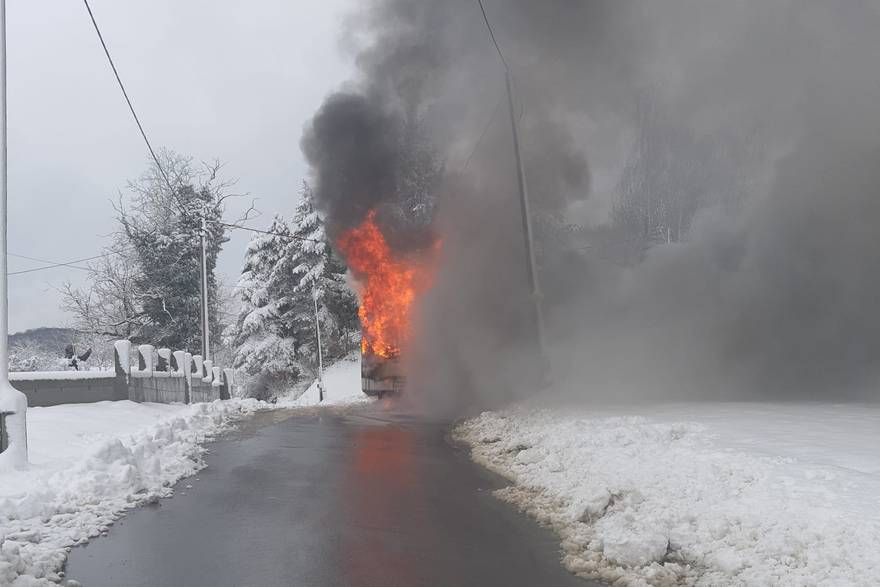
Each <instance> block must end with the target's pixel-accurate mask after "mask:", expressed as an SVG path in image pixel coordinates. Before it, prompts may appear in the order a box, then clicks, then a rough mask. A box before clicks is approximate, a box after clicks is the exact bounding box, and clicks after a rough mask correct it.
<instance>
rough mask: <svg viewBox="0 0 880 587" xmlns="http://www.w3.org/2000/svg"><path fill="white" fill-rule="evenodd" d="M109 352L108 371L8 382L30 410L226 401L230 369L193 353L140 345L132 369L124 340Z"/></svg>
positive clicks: (17, 377) (21, 376)
mask: <svg viewBox="0 0 880 587" xmlns="http://www.w3.org/2000/svg"><path fill="white" fill-rule="evenodd" d="M114 349H115V363H116V365H115V369H114V371H112V372H111V371H58V372H33V373H10V374H9V379H10V381H11V383H12V385H13V387H15V388H16V389H18V390H19V391H22V392H23V393H24V394H25V395H26V396H27V400H28V406H30V407H38V406H55V405H59V404H75V403H91V402H100V401H118V400H125V399H129V400H131V401H135V402H154V403H197V402H210V401H214V400H218V399H229V398H230V397H231V390H232V386H233V371H232V370H231V369H220V368H219V367H214V366H213V365H212V364H211V362H210V361H202V357H201V356H199V355H195V356H193V355H191V354H190V353H187V352H183V351H176V352H172V351H171V350H170V349H159V350H158V351H157V350H155V349H154V348H153V346H151V345H140V346H139V347H137V349H136V350H135V353H134V354H135V358H136V361H137V364H136V365H132V362H131V359H132V352H131V351H132V348H131V343H130V342H129V341H127V340H120V341H117V342H116V343H115V344H114Z"/></svg>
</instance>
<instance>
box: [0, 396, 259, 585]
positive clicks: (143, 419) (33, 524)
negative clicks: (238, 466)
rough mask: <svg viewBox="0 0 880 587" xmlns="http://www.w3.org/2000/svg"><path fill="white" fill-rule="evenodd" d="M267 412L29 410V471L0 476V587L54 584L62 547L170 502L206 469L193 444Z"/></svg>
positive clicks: (235, 406) (114, 406)
mask: <svg viewBox="0 0 880 587" xmlns="http://www.w3.org/2000/svg"><path fill="white" fill-rule="evenodd" d="M266 407H268V406H267V404H264V403H261V402H257V401H256V400H231V401H223V402H220V401H216V402H213V403H206V404H205V403H203V404H194V405H190V406H185V405H180V404H175V405H164V404H137V403H133V402H129V401H120V402H100V403H95V404H76V405H62V406H53V407H48V408H31V409H30V410H28V412H27V416H28V441H29V442H28V445H29V454H30V461H31V467H30V468H29V469H28V470H26V471H11V470H8V469H7V470H2V471H0V585H4V586H5V585H12V586H14V587H30V586H36V585H50V584H52V583H51V582H52V581H58V580H60V576H59V572H60V570H61V569H62V567H63V565H64V562H65V560H66V557H67V551H68V550H69V547H71V546H73V545H76V544H81V543H83V542H86V541H87V540H88V539H89V538H90V537H92V536H96V535H98V534H100V533H102V532H104V531H106V530H107V527H108V526H109V525H110V524H111V523H112V522H113V521H114V520H116V519H117V518H118V517H119V516H120V515H122V514H123V512H124V511H125V510H127V509H128V508H131V507H135V506H137V505H140V504H143V503H147V502H151V501H155V500H157V499H159V498H161V497H166V496H168V495H170V494H171V487H170V486H171V485H172V484H173V483H174V482H175V481H177V480H178V479H180V478H182V477H184V476H187V475H192V474H193V473H195V472H196V471H198V470H199V469H201V468H202V467H203V466H204V463H203V461H202V454H203V449H202V448H201V447H200V446H199V444H200V443H202V442H204V441H205V440H206V439H208V438H209V437H211V436H212V435H214V434H216V433H218V432H219V431H221V430H223V429H224V428H225V427H227V426H228V425H229V424H230V423H231V422H234V421H235V420H238V419H239V418H241V417H243V416H245V415H247V414H250V413H252V412H254V411H257V410H260V409H264V408H266Z"/></svg>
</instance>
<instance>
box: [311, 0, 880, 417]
mask: <svg viewBox="0 0 880 587" xmlns="http://www.w3.org/2000/svg"><path fill="white" fill-rule="evenodd" d="M485 5H486V9H487V12H488V14H489V17H490V19H491V20H492V24H493V26H494V28H495V32H496V35H497V37H498V41H499V44H500V46H501V48H502V51H503V52H504V54H505V58H506V60H507V62H508V63H509V64H510V67H511V71H512V72H513V77H514V81H515V87H516V95H517V99H518V100H517V101H518V103H517V110H516V112H515V115H516V117H517V119H518V121H519V123H520V126H521V132H522V140H523V148H524V152H525V160H526V171H527V176H528V183H529V188H530V192H531V195H532V198H533V203H534V216H535V223H536V227H537V232H538V236H539V242H538V253H539V261H540V274H541V278H542V282H543V286H544V299H543V304H544V307H545V309H546V311H547V315H548V338H549V341H550V346H551V353H550V359H551V365H552V369H551V372H550V374H549V379H550V380H551V381H552V386H551V387H550V389H549V390H548V391H547V392H545V393H551V394H555V395H556V396H558V397H566V398H579V399H580V398H583V399H615V400H626V399H669V398H708V399H740V398H763V397H782V398H804V397H808V398H814V399H836V398H859V399H865V398H870V399H875V398H877V397H878V396H880V393H878V392H877V391H875V390H876V386H877V384H878V382H880V365H878V361H877V360H876V359H875V355H876V351H875V350H874V347H875V345H876V341H877V340H878V335H880V312H878V311H877V309H876V308H875V303H876V302H875V300H876V299H878V293H880V230H877V229H876V228H875V223H876V222H877V220H876V219H877V218H878V213H880V165H878V163H880V75H878V74H877V73H876V71H875V70H876V66H875V64H876V63H877V60H878V58H880V35H877V34H876V31H877V30H880V28H878V25H880V9H878V7H877V5H876V3H873V2H870V1H868V0H853V1H852V2H847V3H845V4H834V3H827V2H821V1H820V0H806V1H805V0H750V1H747V2H723V1H721V0H708V1H707V0H668V1H665V2H662V3H661V2H651V1H650V0H639V1H626V0H605V1H602V0H599V1H590V2H586V1H583V2H580V1H578V2H575V1H572V0H543V1H541V2H535V1H534V0H505V1H503V2H502V1H501V0H486V1H485ZM351 27H352V29H351V31H350V36H349V37H348V38H347V42H348V43H349V45H350V48H351V49H352V50H353V51H354V52H355V53H356V54H357V55H358V65H359V66H360V71H361V74H362V75H361V78H360V79H358V80H354V82H353V84H352V86H351V87H350V88H348V89H347V90H346V92H345V93H340V94H336V95H334V96H331V97H329V98H328V99H327V101H326V103H325V104H324V106H323V107H322V108H321V110H320V111H319V112H318V113H317V115H316V117H315V119H314V121H313V123H312V124H311V125H310V127H309V128H308V129H307V131H306V135H305V137H304V139H303V148H304V151H305V153H306V155H307V157H308V158H309V161H310V162H311V164H312V166H313V169H314V175H315V177H314V180H315V182H316V189H317V194H318V200H319V204H320V206H321V207H322V209H323V210H324V212H325V213H326V215H327V217H328V222H329V224H330V227H331V234H333V233H336V234H338V231H340V230H343V229H344V228H346V227H349V226H351V225H353V224H354V223H357V222H358V221H359V220H360V219H362V218H363V216H364V214H365V213H366V212H367V211H368V210H370V209H373V208H378V209H379V210H380V212H381V214H382V219H383V223H384V226H385V228H386V229H387V231H388V233H389V234H390V235H391V236H392V237H394V239H395V240H394V242H395V246H397V247H398V248H399V249H400V251H401V252H402V253H404V254H405V253H406V252H407V251H408V250H409V249H411V248H414V247H416V248H417V247H420V246H423V245H424V243H425V241H426V240H429V235H430V236H433V235H438V236H439V237H440V238H441V239H442V240H443V252H442V259H441V262H440V263H439V267H438V271H437V276H436V283H435V285H434V287H433V289H432V290H431V292H430V293H429V294H427V295H426V296H424V298H423V299H422V300H421V301H420V313H419V320H418V327H417V331H416V335H417V336H416V341H415V344H414V348H412V349H408V351H409V353H408V355H409V357H408V358H409V368H410V381H411V388H412V389H413V393H416V394H418V395H420V396H422V397H424V398H426V401H429V402H431V403H434V404H438V405H441V406H442V407H447V408H454V407H459V406H464V405H468V404H471V403H478V404H481V405H491V404H492V403H493V402H497V401H503V400H507V399H511V398H514V397H522V396H525V395H529V394H532V393H536V390H537V389H538V388H540V387H541V378H542V375H540V373H541V368H540V364H539V362H538V361H536V360H535V359H534V357H535V345H534V324H533V314H532V308H531V300H530V296H529V290H528V284H527V280H526V273H525V267H524V250H523V241H522V231H521V226H520V222H521V221H520V216H519V203H518V199H517V192H516V175H515V163H514V159H513V151H512V144H511V135H510V122H509V118H508V112H507V108H506V102H504V101H503V97H504V94H503V91H504V71H503V68H502V65H501V62H500V60H499V58H498V55H497V54H496V53H495V49H494V47H493V46H492V44H491V41H490V39H489V36H488V33H487V31H486V27H485V24H484V23H483V21H482V16H481V14H480V11H479V7H478V6H477V5H476V3H475V2H471V1H469V0H461V1H446V2H429V1H427V0H373V1H371V2H369V3H366V5H365V7H364V8H363V11H362V13H360V14H358V15H357V16H356V17H355V18H353V19H352V23H351ZM499 101H500V103H499ZM645 104H649V106H650V108H645V106H644V105H645ZM647 111H650V113H651V117H650V120H648V119H647V118H646V115H645V112H647ZM490 121H491V124H490ZM646 121H647V122H646ZM649 122H650V124H648V123H649ZM487 124H488V126H487ZM649 127H650V128H651V129H654V130H652V132H654V133H655V134H654V135H647V134H646V132H647V131H646V128H649ZM484 129H486V132H485V135H483V130H484ZM658 129H659V130H658ZM646 136H648V138H649V139H650V140H648V139H646V138H645V137H646ZM480 137H482V138H480ZM651 137H653V138H651ZM478 139H479V142H477V141H478ZM639 147H642V148H643V150H642V151H639ZM645 149H646V150H647V151H648V152H650V156H644V154H645ZM634 153H636V154H638V153H641V155H642V158H641V159H640V160H639V161H641V167H638V165H636V164H633V163H632V162H633V161H634V160H635V159H634V157H635V156H634ZM588 158H589V163H590V164H589V166H588V165H587V160H588ZM426 159H432V160H437V159H442V164H440V163H437V164H436V165H435V164H432V163H426ZM646 161H647V162H646ZM658 162H659V163H658ZM632 169H638V170H639V171H638V173H635V172H633V171H632ZM670 169H671V170H674V173H673V172H671V171H669V170H670ZM639 174H641V175H639ZM664 174H665V175H664ZM670 175H671V176H672V177H671V178H670V177H669V176H670ZM633 177H638V178H641V183H640V184H638V185H635V184H634V183H633V181H631V180H632V178H633ZM627 182H629V183H627ZM633 185H635V187H632V186H633ZM670 186H672V187H670ZM667 192H668V193H667ZM627 194H629V195H628V196H627ZM632 194H635V196H633V195H632ZM427 195H429V196H430V200H431V201H432V202H434V204H433V205H428V204H426V199H425V196H427ZM627 197H629V198H630V200H626V198H627ZM633 198H636V199H633ZM638 198H641V199H638ZM627 202H629V203H630V204H632V202H641V203H640V204H638V205H637V206H635V207H633V206H630V207H627V206H625V205H624V204H626V203H627ZM645 202H647V204H645ZM652 202H661V204H662V205H661V204H658V205H655V204H653V203H652ZM668 202H679V203H678V204H676V206H678V208H676V210H677V212H675V213H673V212H670V204H668ZM680 202H686V205H685V204H681V203H680ZM652 206H653V208H652ZM414 210H419V211H420V213H419V214H414V213H413V211H414ZM426 210H427V211H428V212H429V213H426V212H425V211H426ZM643 210H650V213H649V212H644V217H642V216H641V214H642V213H643V212H642V211H643ZM634 211H635V212H634ZM627 213H629V214H630V216H631V218H630V220H631V221H630V223H629V224H627V222H626V218H627V216H626V214H627ZM675 214H677V215H678V219H677V222H675V219H674V215H675ZM661 215H665V216H663V218H664V221H663V222H662V223H658V226H660V225H662V226H663V229H662V230H660V234H659V236H658V235H657V234H654V233H655V232H657V231H656V230H654V228H655V227H654V225H653V224H652V225H651V227H649V226H648V218H649V216H650V217H651V218H653V217H658V218H659V217H660V216H661ZM670 218H673V220H671V221H670V220H669V219H670ZM683 218H684V220H682V219H683ZM621 219H623V220H621ZM570 225H572V226H570ZM627 227H629V228H627ZM627 230H629V232H627ZM621 231H622V232H621ZM652 231H653V232H652ZM621 235H622V236H621ZM633 243H636V244H635V245H633ZM645 243H647V244H648V245H651V246H643V245H645ZM627 247H629V248H627ZM630 249H631V251H630ZM621 251H624V252H625V254H624V253H622V252H621ZM627 251H628V252H627Z"/></svg>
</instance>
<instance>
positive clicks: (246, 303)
mask: <svg viewBox="0 0 880 587" xmlns="http://www.w3.org/2000/svg"><path fill="white" fill-rule="evenodd" d="M267 232H269V233H271V234H260V233H257V234H255V235H254V237H253V238H252V239H251V242H250V243H249V244H248V247H247V250H246V252H245V261H244V268H243V269H242V273H241V277H240V278H239V280H238V286H237V287H238V289H239V295H240V296H241V311H240V313H239V317H238V320H237V322H236V324H235V325H234V326H233V327H230V328H229V329H227V332H226V335H227V337H229V339H230V340H231V343H232V345H233V347H234V349H235V351H234V359H233V361H234V362H233V364H234V366H235V368H237V369H240V370H242V371H244V372H245V373H247V374H248V375H251V376H256V375H263V376H265V377H268V378H270V379H271V380H272V381H273V382H277V383H282V384H283V383H287V382H292V381H296V379H297V378H298V377H299V375H300V366H299V365H298V364H297V361H296V341H295V339H294V338H293V336H292V332H291V329H290V328H289V325H288V324H286V323H285V319H284V317H283V316H282V314H283V309H284V308H286V307H287V306H288V305H289V303H290V294H291V293H292V289H293V278H292V275H291V276H289V277H288V276H283V275H281V274H280V273H278V272H276V271H275V269H276V267H277V265H278V264H279V263H280V262H281V260H282V258H283V256H284V254H285V251H286V248H287V244H288V241H289V239H290V234H291V232H290V227H289V226H288V225H287V223H286V222H285V221H284V220H283V219H282V218H280V217H277V216H276V218H275V220H274V221H273V222H272V225H271V226H270V227H269V229H268V231H267ZM284 277H287V279H284Z"/></svg>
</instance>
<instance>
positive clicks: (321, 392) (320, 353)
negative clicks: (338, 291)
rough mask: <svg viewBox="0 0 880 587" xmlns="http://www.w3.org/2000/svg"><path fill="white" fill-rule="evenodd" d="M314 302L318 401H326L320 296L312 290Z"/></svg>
mask: <svg viewBox="0 0 880 587" xmlns="http://www.w3.org/2000/svg"><path fill="white" fill-rule="evenodd" d="M312 302H314V304H315V334H316V336H317V338H318V401H319V402H323V401H324V355H323V351H322V350H321V323H320V322H318V296H316V295H315V292H314V291H313V292H312Z"/></svg>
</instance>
